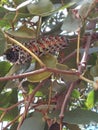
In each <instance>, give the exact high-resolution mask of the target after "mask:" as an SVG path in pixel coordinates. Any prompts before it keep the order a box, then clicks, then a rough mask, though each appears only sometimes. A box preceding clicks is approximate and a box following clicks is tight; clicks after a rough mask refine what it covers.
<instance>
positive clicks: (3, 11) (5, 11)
mask: <svg viewBox="0 0 98 130" xmlns="http://www.w3.org/2000/svg"><path fill="white" fill-rule="evenodd" d="M6 13H7V10H6V9H4V8H3V7H0V20H1V19H2V18H3V17H4V15H5V14H6Z"/></svg>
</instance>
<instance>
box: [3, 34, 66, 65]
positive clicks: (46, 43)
mask: <svg viewBox="0 0 98 130" xmlns="http://www.w3.org/2000/svg"><path fill="white" fill-rule="evenodd" d="M22 44H23V45H24V46H25V47H27V48H28V49H29V50H30V51H32V52H33V53H35V55H37V56H39V57H40V56H42V55H45V54H47V53H55V52H59V51H60V49H64V48H66V47H67V46H68V41H67V39H66V38H65V36H43V37H41V38H40V39H39V40H34V39H33V40H30V41H29V42H24V43H22ZM5 56H6V59H7V60H9V61H10V62H12V63H17V64H24V63H26V62H30V61H31V60H32V57H31V55H30V54H28V52H26V51H25V50H23V49H22V48H21V47H20V46H18V45H12V46H11V47H10V48H8V49H7V50H6V52H5Z"/></svg>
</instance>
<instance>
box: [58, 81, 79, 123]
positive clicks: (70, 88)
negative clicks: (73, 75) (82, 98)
mask: <svg viewBox="0 0 98 130" xmlns="http://www.w3.org/2000/svg"><path fill="white" fill-rule="evenodd" d="M75 84H76V82H73V83H71V85H70V87H69V88H68V90H67V93H66V95H65V98H64V102H63V104H62V107H61V112H60V115H59V117H60V122H62V121H63V117H64V111H65V108H66V107H67V103H68V99H69V98H70V95H71V93H72V91H73V89H74V87H75Z"/></svg>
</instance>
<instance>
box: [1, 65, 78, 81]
mask: <svg viewBox="0 0 98 130" xmlns="http://www.w3.org/2000/svg"><path fill="white" fill-rule="evenodd" d="M45 71H48V72H53V73H60V74H69V75H79V72H78V71H76V72H75V71H72V70H69V71H67V70H60V69H53V68H48V67H44V68H42V69H39V70H35V71H32V72H28V73H23V74H19V75H13V76H6V77H0V81H6V80H12V79H18V78H25V77H29V76H31V75H34V74H40V73H42V72H45Z"/></svg>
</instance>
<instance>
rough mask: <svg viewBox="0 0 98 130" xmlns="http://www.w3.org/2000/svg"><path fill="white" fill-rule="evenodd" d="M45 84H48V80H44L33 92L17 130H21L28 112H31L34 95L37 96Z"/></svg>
mask: <svg viewBox="0 0 98 130" xmlns="http://www.w3.org/2000/svg"><path fill="white" fill-rule="evenodd" d="M45 82H46V80H44V81H42V82H41V83H39V85H38V86H36V88H35V89H34V90H33V92H32V93H31V94H30V97H29V100H28V103H27V104H26V106H25V111H24V113H23V115H22V118H21V120H20V122H19V124H18V127H17V130H19V129H20V127H21V125H22V123H23V121H24V120H25V118H26V115H27V113H28V110H29V107H30V103H31V101H32V98H33V97H34V95H35V94H36V92H37V91H38V90H39V89H40V88H41V87H42V85H43V84H44V83H45Z"/></svg>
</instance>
